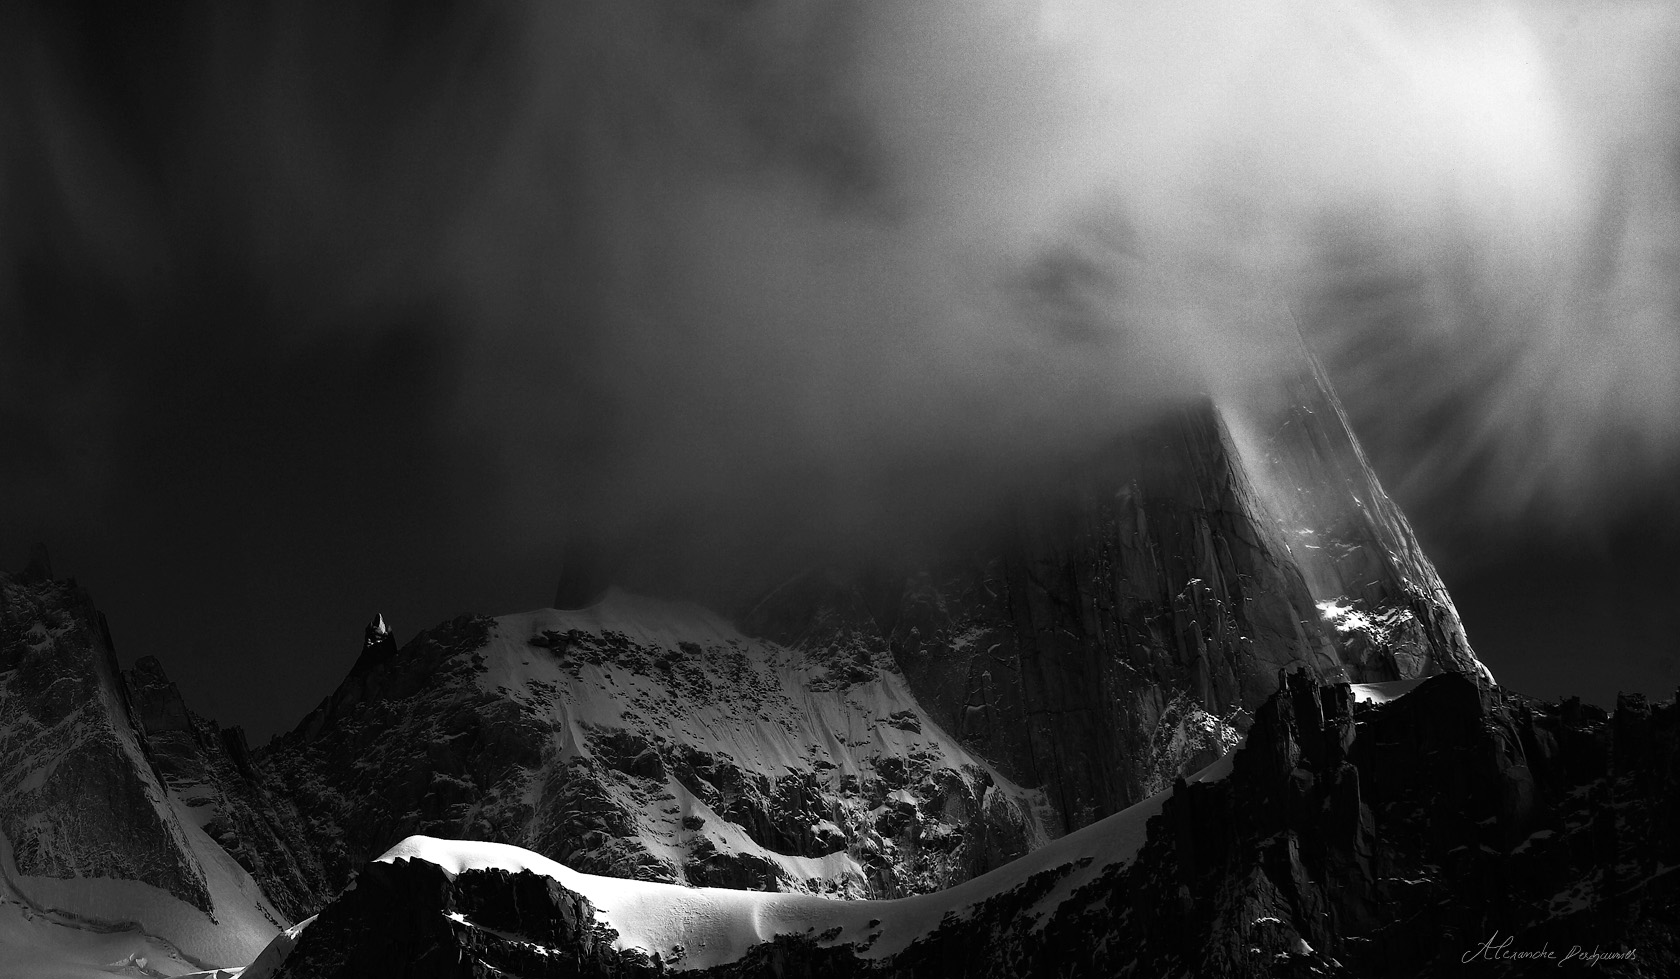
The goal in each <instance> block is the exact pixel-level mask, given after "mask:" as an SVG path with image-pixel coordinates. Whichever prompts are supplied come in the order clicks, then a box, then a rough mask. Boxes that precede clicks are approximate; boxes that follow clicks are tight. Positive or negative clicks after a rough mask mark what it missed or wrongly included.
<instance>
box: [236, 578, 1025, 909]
mask: <svg viewBox="0 0 1680 979" xmlns="http://www.w3.org/2000/svg"><path fill="white" fill-rule="evenodd" d="M263 758H264V760H265V762H266V763H267V764H269V765H270V766H271V767H272V768H273V769H274V770H275V771H276V772H277V773H279V776H280V778H281V779H282V780H284V781H285V782H286V783H287V784H288V785H289V786H290V787H291V791H292V792H293V793H294V794H295V797H296V798H297V799H298V800H299V805H300V807H301V808H302V809H303V811H304V812H305V814H306V816H307V818H308V819H310V820H312V821H313V826H314V830H313V831H314V833H315V834H316V835H317V836H318V837H319V838H321V839H323V840H324V841H326V843H327V846H328V847H329V849H333V852H332V853H330V854H329V855H328V856H327V857H326V858H325V863H327V864H328V865H330V866H334V867H337V868H339V869H340V871H341V872H342V873H343V875H344V876H345V877H347V876H348V874H349V872H350V870H351V869H353V868H354V867H356V866H359V865H360V864H361V863H362V862H365V861H366V860H367V859H369V858H371V857H373V856H375V855H377V854H378V853H380V852H383V851H384V850H385V849H386V848H388V847H389V846H391V845H392V844H393V843H395V842H396V841H397V840H400V839H401V838H403V837H404V836H407V835H411V834H414V833H424V834H427V835H434V836H449V837H478V838H486V839H492V840H495V841H498V842H507V843H513V844H517V845H521V846H525V847H527V848H529V849H533V850H536V851H537V852H540V853H543V854H545V855H547V856H549V857H551V858H554V859H559V860H563V861H565V862H568V863H570V864H573V865H574V866H577V867H579V868H581V869H584V870H588V871H592V872H597V873H604V874H613V875H618V876H624V877H636V878H640V879H646V880H661V881H682V882H687V883H693V884H711V885H725V886H734V887H747V888H754V889H773V890H804V891H816V892H825V893H828V892H831V893H836V894H841V895H847V896H853V897H860V896H891V895H897V894H903V893H911V892H918V891H927V890H933V889H937V888H939V887H942V886H946V885H949V884H951V883H954V882H956V881H960V880H965V879H967V878H969V877H972V876H974V875H975V874H977V873H980V872H983V871H985V870H987V869H990V868H991V867H994V866H997V865H998V864H1000V863H1002V862H1004V861H1005V860H1007V859H1009V858H1011V857H1014V856H1017V855H1019V854H1021V853H1025V852H1026V851H1027V850H1029V849H1030V848H1031V847H1032V846H1034V845H1036V844H1038V843H1041V842H1042V841H1043V840H1044V839H1045V838H1046V834H1045V832H1044V830H1043V828H1042V825H1041V822H1040V816H1039V810H1040V809H1041V808H1042V801H1041V799H1040V798H1039V797H1037V796H1036V795H1035V794H1034V793H1031V792H1028V791H1026V790H1024V789H1022V788H1020V787H1018V786H1016V785H1014V784H1012V783H1011V782H1009V781H1008V780H1007V779H1005V778H1003V777H1002V776H1000V775H999V774H998V773H997V772H996V771H995V770H994V769H993V768H992V767H991V766H990V765H988V764H987V763H985V762H983V761H982V760H980V759H978V758H976V757H974V756H973V755H970V754H969V753H968V752H966V751H963V750H962V749H961V748H959V747H957V746H956V745H955V743H954V740H953V739H951V738H950V737H949V736H947V735H946V734H945V733H944V732H943V731H941V730H940V729H939V727H938V726H937V725H936V724H935V723H934V722H933V721H932V720H931V719H930V718H929V717H928V716H927V715H926V713H925V712H924V711H923V710H922V709H921V708H920V707H919V705H918V704H917V703H916V701H915V700H914V698H913V697H912V696H911V695H910V693H909V691H908V689H907V687H906V685H905V683H904V680H903V678H902V676H901V675H900V674H899V673H898V672H897V671H896V670H895V669H894V664H893V662H892V660H891V658H890V657H879V658H867V657H864V658H859V657H852V656H848V657H844V658H841V659H834V658H822V657H812V656H809V655H806V654H805V653H803V652H800V651H796V650H790V649H786V648H784V647H781V646H778V645H776V644H774V643H769V642H764V641H761V640H754V639H749V638H747V637H746V636H743V635H742V634H741V633H739V632H738V631H736V630H735V629H734V628H733V627H732V626H730V625H729V624H728V623H727V622H725V621H724V620H722V619H721V618H719V617H718V616H716V615H714V614H712V613H710V612H708V611H706V610H704V609H701V608H699V607H697V606H693V605H687V604H681V603H669V602H663V601H657V600H653V599H647V598H641V597H638V596H634V595H630V594H627V593H625V592H622V591H618V590H613V591H610V592H609V593H608V594H607V595H606V597H605V598H603V599H602V600H601V601H600V602H598V603H597V604H595V605H593V606H590V607H588V608H585V609H580V610H573V611H558V610H553V609H545V610H539V611H535V612H528V613H523V614H517V615H507V616H502V617H500V618H496V619H469V618H463V619H458V620H456V621H455V622H453V623H449V624H447V625H446V626H444V627H440V628H439V629H434V630H431V631H429V632H426V633H422V634H421V635H420V636H417V637H416V638H415V639H414V640H413V641H412V642H410V643H409V644H408V645H407V646H405V647H403V648H402V649H400V650H399V649H397V648H396V645H395V643H394V642H393V641H391V640H390V639H389V636H388V633H378V632H377V631H376V630H371V629H370V631H369V635H368V639H367V642H366V644H365V647H364V653H363V656H362V658H361V659H359V660H358V662H357V664H356V665H355V667H354V668H353V669H352V671H351V675H350V677H349V678H347V679H346V681H345V683H344V685H342V686H341V687H340V689H339V690H338V692H336V693H335V694H334V695H333V697H332V698H329V700H328V701H327V702H325V703H323V704H322V706H321V707H320V708H318V709H317V711H316V712H315V713H314V714H312V715H311V716H310V718H308V719H306V720H305V722H304V723H303V724H302V725H300V727H299V729H298V730H297V731H295V732H293V734H291V735H288V736H286V737H285V738H282V739H280V740H279V741H278V742H277V743H276V744H275V745H274V746H273V747H272V748H271V749H270V750H268V751H267V752H266V753H264V755H263Z"/></svg>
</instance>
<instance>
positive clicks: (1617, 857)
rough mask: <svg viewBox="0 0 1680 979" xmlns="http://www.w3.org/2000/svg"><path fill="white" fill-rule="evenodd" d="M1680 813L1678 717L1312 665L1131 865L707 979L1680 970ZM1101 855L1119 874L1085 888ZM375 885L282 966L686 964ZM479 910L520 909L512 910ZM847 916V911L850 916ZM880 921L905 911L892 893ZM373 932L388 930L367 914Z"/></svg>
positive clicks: (378, 877)
mask: <svg viewBox="0 0 1680 979" xmlns="http://www.w3.org/2000/svg"><path fill="white" fill-rule="evenodd" d="M1120 818H1124V817H1120ZM1676 825H1680V708H1677V706H1676V705H1675V704H1674V703H1668V704H1660V705H1656V706H1651V705H1647V704H1646V703H1644V702H1643V700H1642V699H1639V698H1627V699H1624V700H1623V701H1622V703H1620V704H1619V705H1618V709H1617V710H1616V712H1615V713H1614V714H1613V715H1608V716H1607V715H1606V714H1605V713H1604V712H1603V711H1600V710H1595V709H1593V708H1590V707H1583V706H1582V705H1581V704H1579V703H1578V702H1573V701H1571V702H1564V703H1561V704H1540V703H1536V702H1532V701H1528V700H1525V699H1523V698H1519V697H1514V696H1511V695H1509V694H1506V693H1504V692H1502V691H1500V690H1498V689H1497V688H1494V687H1490V686H1486V685H1480V686H1479V685H1478V684H1476V683H1474V682H1472V681H1471V680H1470V679H1469V678H1468V677H1466V676H1464V675H1462V674H1448V675H1443V676H1438V677H1435V678H1432V679H1430V680H1427V681H1425V682H1424V683H1423V684H1422V685H1420V686H1418V687H1417V688H1416V689H1415V690H1414V691H1413V692H1411V693H1409V694H1408V695H1406V696H1404V697H1402V698H1400V699H1398V700H1395V701H1393V702H1389V703H1362V702H1358V701H1356V699H1355V696H1354V692H1353V690H1352V689H1351V688H1350V687H1348V686H1347V685H1327V686H1321V685H1319V684H1317V683H1316V682H1314V681H1313V680H1312V678H1311V677H1310V676H1309V675H1307V674H1306V673H1305V672H1298V673H1296V674H1293V675H1292V676H1290V677H1289V679H1288V681H1287V682H1286V683H1285V684H1284V685H1283V689H1281V690H1280V691H1279V692H1278V693H1277V694H1276V695H1275V696H1274V697H1272V698H1270V699H1268V700H1267V701H1266V702H1265V703H1264V704H1262V705H1261V706H1260V708H1259V709H1258V710H1257V711H1256V716H1255V721H1254V724H1253V726H1252V728H1251V730H1250V733H1249V736H1248V742H1247V744H1246V745H1245V746H1244V747H1243V748H1241V749H1240V750H1238V751H1237V753H1236V755H1235V757H1234V759H1233V761H1232V764H1231V770H1230V772H1229V773H1228V774H1226V775H1224V776H1223V777H1216V778H1213V779H1211V780H1205V781H1198V782H1196V783H1192V784H1185V783H1183V782H1180V783H1179V784H1178V785H1177V786H1176V787H1175V788H1174V789H1173V790H1172V791H1171V793H1170V795H1169V796H1168V797H1167V798H1166V799H1165V800H1164V801H1163V802H1162V804H1161V806H1160V812H1159V814H1158V815H1156V816H1154V817H1153V818H1151V819H1149V821H1148V824H1147V839H1146V840H1145V841H1144V842H1143V843H1142V845H1141V847H1140V848H1139V849H1138V850H1137V852H1136V854H1135V857H1133V858H1131V859H1127V860H1121V861H1119V862H1112V861H1110V862H1108V863H1109V865H1106V866H1105V860H1104V854H1102V853H1092V854H1090V856H1089V858H1087V859H1083V860H1075V861H1074V862H1072V863H1064V864H1061V865H1059V866H1056V865H1046V866H1045V867H1044V868H1043V869H1042V870H1040V871H1038V872H1036V873H1033V874H1032V875H1030V876H1028V877H1027V878H1025V880H1024V881H1023V882H1022V883H1021V884H1019V885H1018V886H1014V887H1010V888H1008V889H1006V890H1002V891H1001V892H998V893H995V894H993V895H992V896H990V897H989V898H985V899H984V900H982V901H980V902H979V903H977V904H974V905H972V906H968V907H959V906H957V905H956V904H955V903H954V904H953V908H952V911H951V913H949V914H947V915H946V916H945V918H944V920H943V921H939V922H937V923H934V924H933V925H932V927H931V928H930V930H929V931H928V932H926V933H925V934H924V935H923V936H922V937H921V938H920V939H919V940H916V941H914V942H913V943H911V944H909V945H908V947H906V948H904V949H902V950H901V951H897V952H895V953H893V954H889V955H885V956H881V957H875V958H870V957H868V955H869V952H868V949H869V939H867V938H866V940H865V941H863V942H862V943H847V942H843V941H838V940H836V935H837V934H838V933H840V932H841V931H842V929H841V928H838V927H835V928H831V929H828V930H826V931H825V930H824V925H825V924H826V923H827V922H825V921H823V920H821V919H820V917H814V918H812V920H811V927H810V928H809V929H807V930H805V931H804V932H801V933H794V934H786V935H776V936H774V937H772V938H770V939H769V940H766V941H762V942H760V943H758V944H756V945H753V946H751V947H750V948H748V949H747V950H746V952H745V953H744V954H743V955H741V956H740V957H738V958H737V959H735V960H733V961H728V962H724V963H722V964H719V965H715V966H711V967H709V968H706V969H702V970H698V971H695V972H691V973H690V974H694V975H704V976H715V977H720V979H721V977H743V979H744V977H747V976H761V975H776V976H783V977H812V979H815V977H834V979H838V977H854V976H876V977H936V976H937V977H943V976H952V977H992V979H1024V977H1031V976H1049V975H1057V976H1060V975H1079V976H1086V975H1091V976H1200V977H1238V976H1241V977H1272V976H1276V977H1284V976H1289V977H1294V976H1301V977H1306V976H1348V977H1370V976H1431V975H1461V974H1462V975H1496V976H1498V975H1530V974H1533V972H1532V970H1533V969H1535V968H1536V967H1541V968H1546V969H1549V970H1550V969H1554V968H1555V967H1561V969H1560V970H1559V971H1558V974H1591V975H1607V976H1643V977H1659V976H1672V975H1675V974H1680V924H1677V923H1680V870H1677V868H1680V836H1677V835H1676V834H1675V832H1674V827H1675V826H1676ZM1092 838H1093V839H1096V838H1101V837H1092ZM1029 859H1031V858H1029ZM1093 860H1095V861H1096V862H1095V864H1094V866H1096V867H1100V868H1102V869H1101V870H1100V871H1099V872H1097V873H1095V874H1094V875H1087V876H1085V877H1083V878H1080V877H1077V876H1076V875H1077V873H1078V871H1079V869H1080V868H1082V867H1085V866H1087V865H1092V861H1093ZM1052 863H1054V862H1052ZM364 874H366V875H369V876H368V879H369V880H370V884H371V886H370V887H369V888H368V889H367V890H366V891H364V890H363V888H362V886H361V885H360V884H358V886H357V888H356V889H354V890H352V891H351V892H349V893H348V894H346V895H345V897H343V898H341V899H340V901H339V902H338V903H337V904H336V905H334V906H333V907H330V908H329V909H328V910H327V912H325V913H324V914H323V915H322V917H321V919H320V921H319V922H317V925H316V926H311V927H310V928H309V929H307V930H305V931H304V932H303V934H302V936H301V939H300V940H299V941H298V942H297V947H296V949H295V950H294V951H293V953H292V958H291V960H289V961H288V962H287V963H286V965H287V966H288V967H290V965H291V962H292V961H295V962H297V963H307V964H308V966H309V967H308V968H300V970H299V971H296V972H295V973H294V972H286V971H282V972H280V973H279V974H280V975H291V974H297V975H315V976H321V977H331V976H351V975H360V974H368V973H365V972H360V973H359V972H355V971H353V970H352V969H351V968H350V964H351V963H356V964H357V965H358V967H360V968H364V969H365V968H372V969H373V970H374V971H375V972H377V973H378V974H382V975H390V976H481V975H492V974H494V975H507V976H524V977H544V976H551V975H568V976H570V975H577V976H620V975H638V974H662V973H663V972H666V971H671V970H670V969H669V966H668V964H667V963H663V962H661V961H659V960H658V959H656V958H652V957H648V958H643V957H640V956H637V955H635V954H634V953H614V952H612V951H611V949H610V947H606V946H607V943H609V942H610V941H611V939H612V936H611V935H610V934H609V933H607V932H605V931H604V930H603V929H602V928H601V926H600V925H599V924H598V923H596V922H593V921H592V920H591V911H590V907H589V904H588V902H587V901H586V900H584V899H583V898H582V897H581V896H580V895H578V894H575V893H573V892H571V891H569V890H567V889H566V888H564V887H561V886H559V884H558V883H557V882H555V881H552V880H543V879H525V878H527V877H528V876H529V875H506V874H503V875H500V876H498V875H496V874H493V873H492V874H484V873H482V872H481V873H480V874H478V875H477V876H475V875H472V874H469V873H462V874H461V875H460V877H459V878H457V879H456V880H455V881H453V882H450V881H448V879H447V877H446V875H444V874H443V873H442V872H441V871H440V870H438V869H437V868H436V867H430V868H429V869H428V866H427V865H423V864H419V865H410V864H405V863H398V864H397V865H395V866H385V865H375V866H370V867H369V868H368V869H367V870H366V871H364ZM387 879H390V880H399V879H400V880H402V881H413V883H405V884H402V885H400V886H388V884H387V883H386V881H387ZM469 895H470V896H469ZM469 904H470V905H471V906H472V908H489V907H492V906H493V907H495V908H497V909H498V910H497V911H496V912H494V921H492V917H493V915H492V914H491V913H488V912H479V911H472V910H469V908H468V905H469ZM834 906H835V908H836V909H837V910H836V912H835V914H836V920H839V919H840V916H841V915H843V914H844V911H842V910H840V909H842V908H844V905H840V904H836V905H834ZM452 910H453V911H455V912H457V914H456V916H455V918H453V919H452V918H449V917H447V916H446V912H449V911H452ZM870 913H871V914H873V915H876V916H877V917H878V918H882V919H884V918H889V917H891V916H892V915H893V914H894V905H893V904H885V905H875V906H873V907H872V909H871V911H870ZM358 921H367V922H378V927H352V926H347V925H345V924H343V922H358ZM321 923H328V924H329V927H325V928H320V930H316V929H317V927H318V926H319V925H320V924H321ZM875 923H877V922H875V921H872V922H871V924H875ZM1507 939H1509V941H1510V944H1505V942H1506V940H1507ZM510 943H512V944H516V945H519V949H520V950H521V951H520V954H521V955H524V958H522V959H520V960H518V961H517V962H516V961H515V960H514V958H513V957H512V953H511V952H509V951H507V948H508V946H509V944H510ZM520 943H523V944H520ZM280 951H284V949H281V950H280ZM1519 952H1520V953H1533V954H1534V955H1539V956H1544V955H1546V954H1547V953H1548V952H1549V953H1550V955H1551V958H1549V959H1544V958H1542V960H1541V961H1540V962H1538V963H1537V962H1536V961H1535V958H1534V957H1532V955H1531V956H1524V957H1520V958H1518V957H1513V956H1514V955H1515V953H1519ZM1593 953H1597V954H1598V957H1596V958H1591V959H1589V958H1587V957H1586V956H1587V955H1589V954H1593ZM274 958H280V955H278V954H277V955H276V956H274ZM440 963H441V964H440ZM492 968H494V969H495V970H496V971H494V972H492V971H491V969H492ZM567 970H570V971H567ZM257 975H258V976H266V975H268V973H266V972H258V973H257Z"/></svg>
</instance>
